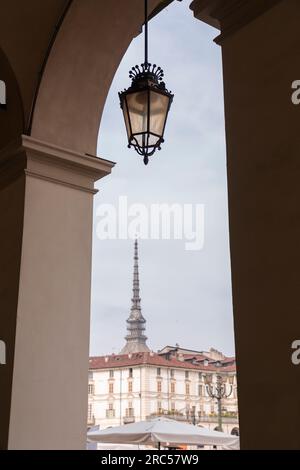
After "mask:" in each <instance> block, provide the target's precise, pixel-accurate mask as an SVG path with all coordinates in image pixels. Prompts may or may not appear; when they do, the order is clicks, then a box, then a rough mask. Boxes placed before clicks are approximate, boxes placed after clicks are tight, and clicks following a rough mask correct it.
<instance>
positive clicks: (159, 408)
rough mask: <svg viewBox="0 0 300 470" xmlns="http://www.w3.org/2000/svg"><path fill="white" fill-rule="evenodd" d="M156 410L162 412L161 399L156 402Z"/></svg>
mask: <svg viewBox="0 0 300 470" xmlns="http://www.w3.org/2000/svg"><path fill="white" fill-rule="evenodd" d="M157 412H158V413H161V412H162V406H161V401H158V402H157Z"/></svg>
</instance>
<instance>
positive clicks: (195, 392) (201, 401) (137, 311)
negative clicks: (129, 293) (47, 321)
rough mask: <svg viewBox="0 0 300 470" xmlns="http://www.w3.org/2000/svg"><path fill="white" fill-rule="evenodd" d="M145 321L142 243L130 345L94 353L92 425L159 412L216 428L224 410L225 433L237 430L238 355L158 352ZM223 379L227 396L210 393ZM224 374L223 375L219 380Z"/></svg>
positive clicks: (176, 350)
mask: <svg viewBox="0 0 300 470" xmlns="http://www.w3.org/2000/svg"><path fill="white" fill-rule="evenodd" d="M145 326H146V320H145V318H144V317H143V315H142V312H141V299H140V289H139V274H138V244H137V241H135V248H134V274H133V297H132V307H131V312H130V315H129V318H128V320H127V331H128V334H127V335H126V337H125V339H126V344H125V346H124V347H123V349H122V350H121V352H120V354H118V355H115V354H111V355H107V356H101V357H91V358H90V361H89V384H88V426H92V425H100V427H101V428H107V427H109V426H118V425H123V424H128V423H132V422H135V421H140V420H146V419H149V418H151V417H155V416H168V417H169V418H173V419H177V420H182V421H187V422H191V423H193V424H197V425H201V426H206V427H208V428H210V429H216V428H217V427H218V413H219V410H220V408H221V410H222V427H223V430H224V431H225V432H230V433H235V434H238V432H239V431H238V403H237V383H236V365H235V358H234V357H226V356H225V355H224V354H222V353H221V352H219V351H217V350H215V349H210V350H209V351H193V350H189V349H184V348H180V347H179V345H176V346H165V347H164V348H163V349H161V350H160V351H158V352H153V351H150V349H149V348H148V346H147V345H146V340H147V337H146V336H145V334H144V332H145ZM218 377H219V380H221V381H222V387H223V393H224V395H226V397H227V398H225V397H224V398H223V399H222V400H221V402H220V405H221V407H219V408H218V400H217V399H215V398H212V397H211V396H210V394H209V385H208V383H210V384H211V386H210V388H211V389H212V390H215V389H216V386H217V381H218ZM220 377H221V379H220Z"/></svg>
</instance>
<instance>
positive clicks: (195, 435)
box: [88, 418, 239, 449]
mask: <svg viewBox="0 0 300 470" xmlns="http://www.w3.org/2000/svg"><path fill="white" fill-rule="evenodd" d="M88 440H89V441H96V442H103V443H118V444H144V445H151V444H158V443H164V444H166V443H168V444H169V445H171V444H187V445H213V446H226V447H227V448H232V449H238V445H239V438H238V437H237V436H232V435H230V434H225V433H223V432H219V431H211V430H209V429H206V428H201V427H198V426H193V425H191V424H186V423H181V422H178V421H175V420H172V419H167V418H156V419H153V420H150V421H139V422H137V423H132V424H126V425H124V426H118V427H111V428H107V429H102V430H99V429H98V430H97V429H94V430H93V429H92V430H90V431H89V432H88Z"/></svg>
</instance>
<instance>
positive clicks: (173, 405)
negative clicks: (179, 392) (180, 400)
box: [171, 401, 175, 412]
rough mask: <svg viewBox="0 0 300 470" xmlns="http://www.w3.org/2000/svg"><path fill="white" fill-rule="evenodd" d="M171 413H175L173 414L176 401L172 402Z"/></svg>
mask: <svg viewBox="0 0 300 470" xmlns="http://www.w3.org/2000/svg"><path fill="white" fill-rule="evenodd" d="M171 411H173V412H174V411H175V403H174V401H172V402H171Z"/></svg>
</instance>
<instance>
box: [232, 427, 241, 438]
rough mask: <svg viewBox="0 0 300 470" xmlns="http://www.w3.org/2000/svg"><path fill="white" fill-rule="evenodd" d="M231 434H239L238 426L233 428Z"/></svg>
mask: <svg viewBox="0 0 300 470" xmlns="http://www.w3.org/2000/svg"><path fill="white" fill-rule="evenodd" d="M231 435H232V436H239V435H240V430H239V428H233V429H232V431H231Z"/></svg>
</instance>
